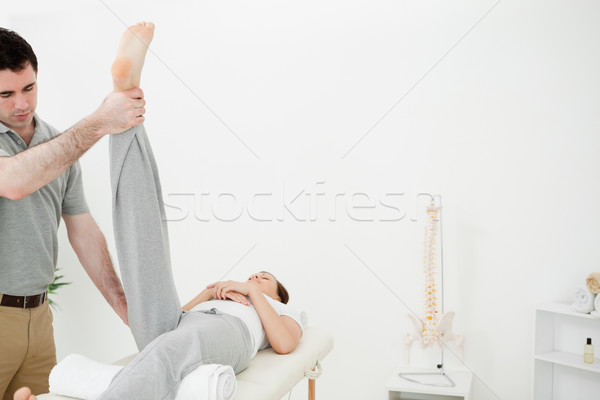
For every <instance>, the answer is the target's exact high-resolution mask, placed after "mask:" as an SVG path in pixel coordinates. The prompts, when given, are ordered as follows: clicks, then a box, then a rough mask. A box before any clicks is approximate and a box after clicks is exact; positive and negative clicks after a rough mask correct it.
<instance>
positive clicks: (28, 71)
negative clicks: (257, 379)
mask: <svg viewBox="0 0 600 400" xmlns="http://www.w3.org/2000/svg"><path fill="white" fill-rule="evenodd" d="M36 81H37V73H36V72H35V71H34V70H33V68H32V67H31V65H30V64H28V65H27V68H25V69H23V70H21V71H19V72H13V71H11V70H10V69H3V70H0V122H2V123H3V124H4V125H6V126H7V127H9V128H10V129H12V130H14V131H15V132H17V133H19V134H21V132H24V131H25V130H27V129H30V128H31V126H32V125H33V113H34V112H35V108H36V106H37V83H36Z"/></svg>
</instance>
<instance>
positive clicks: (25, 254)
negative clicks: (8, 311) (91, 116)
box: [0, 115, 89, 296]
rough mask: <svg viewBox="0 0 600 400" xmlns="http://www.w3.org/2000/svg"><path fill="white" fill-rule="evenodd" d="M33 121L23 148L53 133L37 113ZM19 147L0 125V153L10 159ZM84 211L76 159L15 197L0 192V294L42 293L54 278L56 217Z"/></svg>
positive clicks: (15, 138)
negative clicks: (45, 181) (33, 189)
mask: <svg viewBox="0 0 600 400" xmlns="http://www.w3.org/2000/svg"><path fill="white" fill-rule="evenodd" d="M34 120H35V133H34V134H33V138H32V139H31V143H30V145H29V148H31V147H33V146H36V145H38V144H40V143H42V142H45V141H48V140H50V139H52V138H54V137H55V136H57V135H59V132H58V131H57V130H56V129H54V128H53V127H51V126H50V125H48V124H46V123H45V122H44V121H42V120H41V119H40V118H38V116H37V115H35V116H34ZM25 150H27V146H26V145H25V142H24V141H23V139H21V137H20V136H19V135H18V134H17V133H16V132H14V131H12V130H10V129H9V128H7V127H6V126H5V125H4V124H2V123H0V157H12V156H15V155H17V154H18V153H20V152H22V151H25ZM1 184H2V182H0V185H1ZM87 212H89V209H88V206H87V202H86V200H85V196H84V193H83V182H82V179H81V167H80V166H79V163H78V162H75V163H74V164H73V165H71V166H70V167H69V168H68V169H67V170H66V171H65V172H64V173H63V174H62V175H61V176H59V177H58V178H56V179H55V180H54V181H52V182H50V183H49V184H48V185H46V186H44V187H42V188H40V189H39V190H37V191H36V192H34V193H32V194H30V195H29V196H27V197H25V198H23V199H21V200H10V199H7V198H5V197H1V196H0V293H2V294H11V295H17V296H30V295H34V294H39V293H43V292H44V291H46V289H47V288H48V285H49V284H50V283H52V281H53V279H54V269H55V267H56V260H57V256H58V238H57V230H58V226H59V224H60V218H61V215H62V214H67V215H77V214H84V213H87Z"/></svg>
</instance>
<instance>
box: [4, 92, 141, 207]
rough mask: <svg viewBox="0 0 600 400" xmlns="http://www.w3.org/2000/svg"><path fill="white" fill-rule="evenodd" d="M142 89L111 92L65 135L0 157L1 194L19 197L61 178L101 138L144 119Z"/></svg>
mask: <svg viewBox="0 0 600 400" xmlns="http://www.w3.org/2000/svg"><path fill="white" fill-rule="evenodd" d="M143 96H144V95H143V93H142V91H141V89H131V90H128V91H126V92H112V93H111V94H109V95H108V96H107V97H106V99H104V101H103V102H102V104H101V105H100V107H99V108H98V110H96V111H95V112H94V113H93V114H91V115H90V116H88V117H87V118H85V119H83V120H82V121H81V122H79V123H78V124H77V125H75V126H73V127H72V128H70V129H69V130H67V131H66V132H65V133H63V134H62V135H60V136H58V137H56V138H54V139H52V140H49V141H48V142H46V143H42V144H40V145H38V146H35V147H33V148H31V149H28V150H25V151H23V152H21V153H19V154H17V155H16V156H14V157H0V197H6V198H9V199H11V200H19V199H22V198H23V197H26V196H28V195H29V194H31V193H33V192H35V191H36V190H38V189H39V188H41V187H42V186H45V185H47V184H48V183H50V182H52V181H53V180H54V179H56V178H57V177H59V176H60V175H61V174H62V173H63V172H65V171H66V169H67V168H68V167H69V166H70V165H71V164H73V163H74V162H75V161H76V160H77V159H79V157H81V156H82V155H83V154H84V153H85V152H86V151H87V150H88V149H89V148H90V147H92V146H93V145H94V143H96V142H97V141H98V140H100V138H101V137H102V136H104V135H107V134H116V133H120V132H124V131H126V130H127V129H129V128H131V127H133V126H136V125H139V124H141V123H143V122H144V117H143V115H144V113H145V108H144V105H145V104H146V102H145V101H144V99H143Z"/></svg>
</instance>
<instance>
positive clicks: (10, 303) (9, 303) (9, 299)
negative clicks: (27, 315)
mask: <svg viewBox="0 0 600 400" xmlns="http://www.w3.org/2000/svg"><path fill="white" fill-rule="evenodd" d="M0 296H2V300H0V306H6V307H18V308H34V307H38V306H41V305H42V304H44V301H46V297H48V292H44V293H41V294H36V295H35V296H11V295H10V294H2V295H0Z"/></svg>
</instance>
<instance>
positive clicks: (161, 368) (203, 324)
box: [99, 312, 252, 400]
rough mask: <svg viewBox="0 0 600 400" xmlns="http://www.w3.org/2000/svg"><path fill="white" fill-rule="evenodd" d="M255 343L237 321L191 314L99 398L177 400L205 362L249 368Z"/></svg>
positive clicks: (223, 316) (111, 399) (216, 316)
mask: <svg viewBox="0 0 600 400" xmlns="http://www.w3.org/2000/svg"><path fill="white" fill-rule="evenodd" d="M251 356H252V343H251V339H250V333H249V332H248V329H247V328H246V325H244V323H243V322H242V321H241V320H240V319H239V318H236V317H232V316H230V315H223V314H210V313H204V312H192V313H185V314H184V315H183V317H182V318H181V322H180V324H179V326H178V327H177V329H175V330H174V331H171V332H167V333H165V334H163V335H161V336H159V337H158V338H156V339H155V340H154V341H152V342H151V343H150V344H148V346H146V347H145V348H144V350H143V351H142V352H141V353H140V354H139V355H138V356H137V357H136V358H135V359H133V360H132V361H131V363H129V365H127V366H126V367H124V368H123V369H122V370H121V371H120V372H119V374H118V375H117V376H115V378H114V379H113V381H112V383H111V385H110V387H109V388H108V390H106V391H105V392H104V393H103V394H102V396H100V398H99V400H123V399H131V400H137V399H139V400H148V399H161V400H169V399H174V398H175V395H176V394H177V388H178V387H179V383H180V382H181V380H182V379H183V378H184V377H185V376H186V375H187V374H189V373H190V372H192V371H193V370H194V369H196V368H197V367H198V366H200V365H203V364H222V365H230V366H231V367H232V368H233V369H234V371H235V372H236V373H239V372H241V371H243V370H244V369H246V367H247V366H248V363H249V362H250V357H251Z"/></svg>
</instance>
